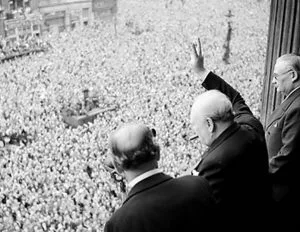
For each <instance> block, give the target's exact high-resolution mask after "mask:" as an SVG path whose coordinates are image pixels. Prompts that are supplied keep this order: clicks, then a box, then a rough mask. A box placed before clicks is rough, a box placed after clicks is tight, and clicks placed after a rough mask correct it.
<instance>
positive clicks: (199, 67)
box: [191, 38, 206, 75]
mask: <svg viewBox="0 0 300 232" xmlns="http://www.w3.org/2000/svg"><path fill="white" fill-rule="evenodd" d="M192 47H193V52H192V54H191V62H192V67H193V69H194V71H195V72H196V73H197V74H198V75H203V74H204V73H205V72H206V69H205V67H204V57H203V55H202V49H201V42H200V39H199V38H198V47H199V48H198V49H199V52H198V51H197V44H196V43H193V44H192Z"/></svg>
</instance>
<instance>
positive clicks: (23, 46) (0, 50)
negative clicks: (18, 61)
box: [0, 36, 51, 61]
mask: <svg viewBox="0 0 300 232" xmlns="http://www.w3.org/2000/svg"><path fill="white" fill-rule="evenodd" d="M50 47H51V45H50V44H49V43H47V42H46V41H44V40H43V39H42V38H40V37H38V36H25V37H24V38H20V39H18V40H15V41H12V40H8V39H5V38H1V39H0V60H1V61H6V60H9V59H12V58H15V57H19V56H23V55H28V54H29V53H34V52H41V51H46V50H48V49H49V48H50Z"/></svg>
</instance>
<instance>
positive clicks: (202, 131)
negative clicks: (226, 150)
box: [191, 112, 211, 146]
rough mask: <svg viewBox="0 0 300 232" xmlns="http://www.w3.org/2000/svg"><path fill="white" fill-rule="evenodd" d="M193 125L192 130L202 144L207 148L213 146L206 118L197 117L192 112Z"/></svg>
mask: <svg viewBox="0 0 300 232" xmlns="http://www.w3.org/2000/svg"><path fill="white" fill-rule="evenodd" d="M191 125H192V129H193V130H194V131H195V132H196V134H197V135H198V136H199V140H200V142H201V143H202V144H204V145H206V146H209V145H210V144H211V141H210V140H211V133H210V132H209V128H208V124H207V121H206V116H203V115H196V114H194V113H193V112H192V113H191Z"/></svg>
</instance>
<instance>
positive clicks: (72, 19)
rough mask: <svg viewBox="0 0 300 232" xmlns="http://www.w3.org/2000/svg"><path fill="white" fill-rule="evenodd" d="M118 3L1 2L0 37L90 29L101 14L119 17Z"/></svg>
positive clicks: (111, 0) (97, 0) (112, 0)
mask: <svg viewBox="0 0 300 232" xmlns="http://www.w3.org/2000/svg"><path fill="white" fill-rule="evenodd" d="M116 4H117V0H0V35H2V36H3V37H6V38H8V39H18V38H19V37H20V36H23V35H25V34H28V33H29V34H36V35H39V34H41V33H43V32H45V31H54V32H61V31H63V30H70V29H72V28H74V27H76V26H78V25H88V24H90V23H91V22H92V21H93V19H94V15H95V18H99V16H100V15H101V14H103V13H104V14H105V13H107V12H108V14H115V13H116V10H117V8H116Z"/></svg>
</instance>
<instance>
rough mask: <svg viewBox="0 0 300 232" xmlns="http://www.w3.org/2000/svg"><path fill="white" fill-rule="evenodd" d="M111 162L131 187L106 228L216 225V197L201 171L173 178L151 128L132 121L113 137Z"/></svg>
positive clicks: (144, 231)
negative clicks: (160, 164) (160, 162)
mask: <svg viewBox="0 0 300 232" xmlns="http://www.w3.org/2000/svg"><path fill="white" fill-rule="evenodd" d="M110 144H111V150H112V163H113V165H114V167H115V169H116V171H117V172H118V173H119V174H120V175H123V176H124V178H125V179H126V180H127V181H128V182H129V183H128V186H129V188H130V191H129V193H128V196H127V198H126V200H125V201H124V203H123V205H122V207H121V208H119V209H118V210H117V211H116V212H115V213H114V214H113V216H112V217H111V218H110V219H109V221H108V222H107V223H106V225H105V231H106V232H121V231H122V232H154V231H157V232H158V231H159V232H160V231H164V232H168V231H170V232H171V231H172V232H176V231H178V232H179V231H180V232H182V231H194V229H195V228H201V230H202V229H203V231H204V230H205V229H208V228H210V229H211V230H212V231H214V226H216V223H212V220H214V219H216V220H218V219H217V212H216V211H215V201H214V199H213V197H212V194H211V190H210V188H209V185H208V183H207V181H206V180H205V179H204V178H202V177H195V176H185V177H180V178H177V179H174V178H172V177H170V176H168V175H166V174H164V173H162V171H161V170H160V169H158V160H159V157H160V151H159V150H160V149H159V147H158V145H156V144H155V142H154V140H153V133H152V131H151V130H150V129H149V128H148V127H146V126H145V125H142V124H127V125H125V126H123V127H121V128H120V129H118V130H117V131H116V132H114V133H113V134H112V136H111V138H110Z"/></svg>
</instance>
